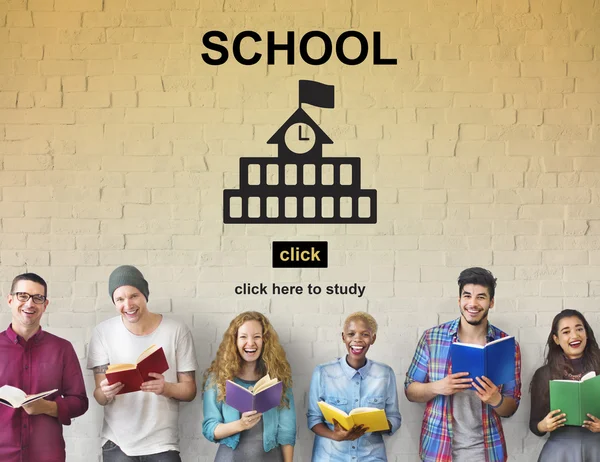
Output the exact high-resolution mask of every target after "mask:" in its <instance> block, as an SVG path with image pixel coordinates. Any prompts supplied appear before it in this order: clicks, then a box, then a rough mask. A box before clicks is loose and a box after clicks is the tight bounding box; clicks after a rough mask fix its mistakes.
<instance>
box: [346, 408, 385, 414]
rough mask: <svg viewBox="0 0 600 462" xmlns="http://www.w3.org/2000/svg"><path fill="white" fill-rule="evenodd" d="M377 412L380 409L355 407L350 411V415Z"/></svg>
mask: <svg viewBox="0 0 600 462" xmlns="http://www.w3.org/2000/svg"><path fill="white" fill-rule="evenodd" d="M379 410H380V409H379V408H376V407H357V408H354V409H352V410H351V411H350V415H355V414H361V413H364V412H374V411H379Z"/></svg>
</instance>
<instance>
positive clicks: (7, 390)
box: [0, 385, 27, 407]
mask: <svg viewBox="0 0 600 462" xmlns="http://www.w3.org/2000/svg"><path fill="white" fill-rule="evenodd" d="M0 398H1V399H3V400H4V401H6V402H8V403H10V404H11V405H12V406H13V407H19V406H20V405H21V403H22V402H23V401H25V400H26V399H27V394H26V393H25V392H24V391H23V390H20V389H18V388H17V387H11V386H10V385H4V386H3V387H1V388H0Z"/></svg>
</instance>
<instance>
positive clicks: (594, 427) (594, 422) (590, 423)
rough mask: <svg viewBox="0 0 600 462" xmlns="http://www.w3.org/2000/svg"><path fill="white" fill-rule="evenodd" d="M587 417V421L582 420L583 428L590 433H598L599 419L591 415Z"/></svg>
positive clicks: (599, 428) (599, 429) (599, 431)
mask: <svg viewBox="0 0 600 462" xmlns="http://www.w3.org/2000/svg"><path fill="white" fill-rule="evenodd" d="M587 416H588V419H589V420H584V421H583V426H584V427H585V428H587V429H588V430H589V431H591V432H592V433H600V419H598V417H596V416H593V415H592V414H588V415H587Z"/></svg>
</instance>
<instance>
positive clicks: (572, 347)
mask: <svg viewBox="0 0 600 462" xmlns="http://www.w3.org/2000/svg"><path fill="white" fill-rule="evenodd" d="M557 331H558V333H557V335H553V336H552V338H553V339H554V342H555V343H556V344H557V345H559V346H560V347H561V348H562V350H563V352H564V353H565V356H566V357H567V358H569V359H577V358H581V357H582V356H583V350H585V346H586V345H587V333H586V331H585V326H584V325H583V322H582V321H581V319H579V317H577V316H570V317H568V318H563V319H561V320H560V321H559V322H558V329H557Z"/></svg>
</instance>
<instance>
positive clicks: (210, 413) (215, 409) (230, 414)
mask: <svg viewBox="0 0 600 462" xmlns="http://www.w3.org/2000/svg"><path fill="white" fill-rule="evenodd" d="M234 382H236V383H237V384H239V385H241V386H243V387H245V388H249V385H248V384H247V383H245V382H242V381H240V380H238V379H237V377H236V378H234ZM286 396H287V397H288V399H289V402H290V407H289V408H287V407H285V406H284V407H282V408H280V407H276V408H273V409H271V410H269V411H267V412H265V413H264V414H263V416H262V419H263V447H264V449H265V452H269V451H270V450H271V449H273V448H275V447H277V446H283V445H286V444H290V445H292V446H293V445H294V444H296V409H295V407H294V395H293V393H292V389H291V388H290V389H288V390H287V391H286ZM202 405H203V409H204V420H203V421H202V434H203V435H204V437H205V438H206V439H207V440H209V441H212V442H213V443H221V444H225V445H227V446H229V447H230V448H231V449H235V448H236V447H237V445H238V443H239V442H240V434H239V433H236V434H234V435H231V436H228V437H226V438H223V439H222V440H216V439H215V428H216V427H217V425H219V424H224V423H229V422H234V421H236V420H239V418H240V417H241V414H240V412H239V411H238V410H236V409H234V408H232V407H231V406H229V405H228V404H226V403H225V402H224V401H217V388H216V386H214V385H213V386H211V387H207V388H206V390H205V391H204V399H203V403H202Z"/></svg>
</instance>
